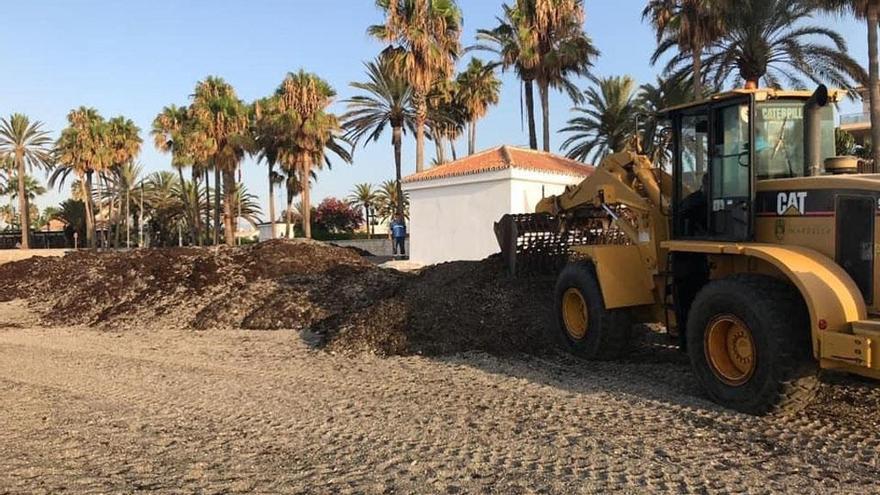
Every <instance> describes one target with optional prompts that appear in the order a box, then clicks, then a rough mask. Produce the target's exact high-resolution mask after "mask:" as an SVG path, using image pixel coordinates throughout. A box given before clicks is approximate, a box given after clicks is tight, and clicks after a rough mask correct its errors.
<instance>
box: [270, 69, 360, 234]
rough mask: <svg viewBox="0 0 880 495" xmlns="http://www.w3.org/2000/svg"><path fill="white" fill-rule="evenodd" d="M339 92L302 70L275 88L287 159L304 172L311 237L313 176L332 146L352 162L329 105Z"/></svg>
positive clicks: (306, 224) (305, 227)
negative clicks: (311, 179) (310, 179)
mask: <svg viewBox="0 0 880 495" xmlns="http://www.w3.org/2000/svg"><path fill="white" fill-rule="evenodd" d="M334 96H336V92H335V91H334V90H333V88H332V87H331V86H330V84H328V83H327V82H326V81H325V80H323V79H321V78H320V77H318V76H317V75H315V74H311V73H308V72H305V71H303V70H300V71H299V72H297V73H295V74H294V73H289V74H288V75H287V77H286V78H285V79H284V81H282V83H281V85H280V86H279V87H278V89H277V90H276V92H275V97H276V98H277V101H278V109H279V111H280V113H281V121H282V125H283V128H284V129H285V135H286V143H285V148H284V151H283V156H284V159H283V162H284V163H286V164H287V166H288V167H289V168H293V169H295V170H296V171H297V172H298V173H299V176H300V186H301V195H302V201H303V203H304V204H305V211H303V230H304V232H305V236H306V237H307V238H311V236H312V230H311V218H310V216H311V211H310V210H311V202H310V200H311V195H310V192H311V191H310V189H311V181H309V180H302V178H306V177H311V175H312V172H313V170H314V169H315V168H321V167H322V166H323V165H324V164H325V163H327V164H329V161H328V159H327V156H326V151H327V150H329V151H331V152H333V153H335V154H336V155H337V156H339V157H340V158H342V160H343V161H345V162H348V163H351V153H350V152H349V151H347V150H346V149H345V147H344V146H343V145H342V141H343V139H342V138H341V137H340V132H341V129H342V128H341V126H340V125H339V119H338V118H337V117H336V115H334V114H333V113H331V112H329V111H328V110H327V109H328V107H329V106H330V104H331V103H332V102H333V97H334Z"/></svg>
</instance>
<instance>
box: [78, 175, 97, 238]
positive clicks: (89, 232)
mask: <svg viewBox="0 0 880 495" xmlns="http://www.w3.org/2000/svg"><path fill="white" fill-rule="evenodd" d="M81 184H82V193H83V205H84V206H85V209H86V246H87V247H88V248H89V249H94V247H95V217H94V216H93V213H94V212H93V211H92V173H91V172H86V173H85V177H83V178H82V181H81Z"/></svg>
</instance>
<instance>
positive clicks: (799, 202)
mask: <svg viewBox="0 0 880 495" xmlns="http://www.w3.org/2000/svg"><path fill="white" fill-rule="evenodd" d="M806 200H807V193H806V191H800V192H794V191H792V192H781V193H779V194H778V195H777V196H776V214H777V215H803V214H804V204H805V203H806Z"/></svg>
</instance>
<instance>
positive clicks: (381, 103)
mask: <svg viewBox="0 0 880 495" xmlns="http://www.w3.org/2000/svg"><path fill="white" fill-rule="evenodd" d="M365 66H366V69H367V77H368V79H369V80H368V81H367V82H353V83H351V84H350V86H351V87H352V88H355V89H358V90H360V91H363V92H364V94H361V95H356V96H353V97H352V98H350V99H348V100H346V101H345V103H346V104H347V105H348V112H347V113H346V114H345V115H343V116H342V120H343V121H344V124H343V127H344V128H345V129H346V134H345V136H346V138H348V140H349V141H351V142H352V143H357V142H359V141H360V140H361V139H363V138H366V140H365V141H364V146H365V147H366V145H367V143H370V142H371V141H372V142H375V141H378V140H379V138H380V137H381V136H382V133H383V132H384V131H385V128H386V127H391V146H392V147H393V148H394V170H395V177H396V179H395V180H396V182H397V189H398V190H400V188H401V185H400V182H401V179H402V170H401V168H402V163H401V162H402V158H401V151H402V146H403V134H404V132H405V131H406V129H410V130H412V129H413V128H414V126H415V113H414V110H413V99H412V96H413V91H412V86H410V84H409V82H408V81H407V80H406V78H404V77H401V76H400V74H399V73H398V72H397V71H395V70H394V66H393V64H392V62H391V60H390V59H389V58H388V57H379V58H378V59H376V60H375V61H373V62H368V63H366V64H365ZM400 213H403V212H400Z"/></svg>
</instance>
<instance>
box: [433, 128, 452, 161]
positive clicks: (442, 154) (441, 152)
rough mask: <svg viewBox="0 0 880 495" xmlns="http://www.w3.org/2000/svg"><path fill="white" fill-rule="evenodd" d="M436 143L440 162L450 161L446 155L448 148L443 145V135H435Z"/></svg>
mask: <svg viewBox="0 0 880 495" xmlns="http://www.w3.org/2000/svg"><path fill="white" fill-rule="evenodd" d="M434 145H435V147H436V148H437V161H438V162H439V163H446V162H448V161H449V159H448V157H447V156H446V148H445V147H444V145H443V135H442V134H441V135H439V136H434Z"/></svg>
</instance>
